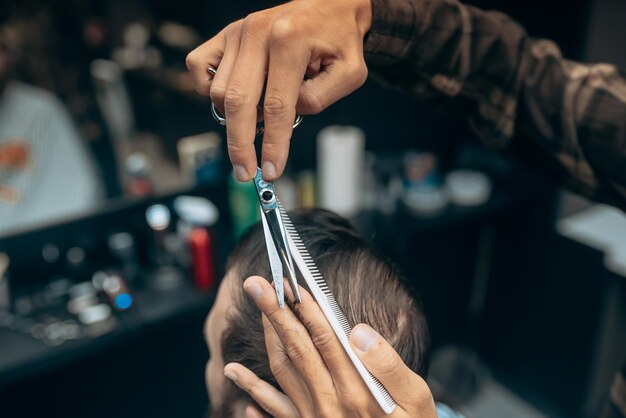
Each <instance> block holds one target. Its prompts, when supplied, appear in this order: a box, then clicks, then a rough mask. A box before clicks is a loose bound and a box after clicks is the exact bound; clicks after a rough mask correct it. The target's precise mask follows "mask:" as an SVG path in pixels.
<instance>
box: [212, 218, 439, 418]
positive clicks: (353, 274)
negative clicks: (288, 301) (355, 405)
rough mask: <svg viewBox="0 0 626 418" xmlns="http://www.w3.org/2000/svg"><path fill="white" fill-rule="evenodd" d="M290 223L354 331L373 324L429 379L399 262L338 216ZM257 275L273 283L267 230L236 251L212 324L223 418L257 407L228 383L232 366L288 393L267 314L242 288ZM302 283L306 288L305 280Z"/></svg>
mask: <svg viewBox="0 0 626 418" xmlns="http://www.w3.org/2000/svg"><path fill="white" fill-rule="evenodd" d="M290 218H291V221H292V223H293V224H294V226H295V228H296V229H297V230H298V233H299V235H300V237H301V238H302V241H303V242H304V244H305V245H306V247H307V248H308V250H309V253H310V254H311V256H312V257H313V259H314V260H315V263H316V264H317V266H318V268H319V270H320V272H321V273H322V275H323V276H324V279H325V280H326V281H327V283H328V285H329V287H330V289H331V291H332V292H333V294H334V296H335V299H336V300H337V303H338V304H339V306H340V307H341V308H342V310H343V311H344V313H345V314H346V317H347V318H348V321H349V322H350V324H351V325H352V326H354V325H356V324H358V323H366V324H368V325H370V326H371V327H372V328H374V329H375V330H377V331H378V332H379V333H380V334H381V335H382V336H383V337H385V339H387V341H389V343H390V344H391V346H392V347H393V348H394V349H395V350H396V351H397V352H398V354H399V355H400V357H401V358H402V359H403V360H404V362H405V363H406V364H407V366H408V367H409V368H411V369H412V370H413V371H414V372H416V373H417V374H419V375H421V376H423V377H425V373H426V369H427V367H428V359H429V347H428V330H427V327H426V321H425V319H424V315H423V313H422V310H421V307H420V304H419V302H417V301H416V300H415V299H414V298H413V297H412V295H411V294H410V292H409V290H408V289H407V287H406V286H405V284H404V281H403V277H402V275H401V273H400V272H399V271H398V269H397V268H396V267H395V266H394V265H393V263H391V262H390V261H389V260H388V259H387V258H386V257H384V256H382V255H381V254H380V253H379V252H378V251H377V250H376V249H374V247H372V246H371V245H370V244H369V243H368V242H367V241H365V240H364V239H363V238H361V237H359V236H358V235H357V233H356V232H355V230H354V229H353V228H352V227H351V226H350V224H349V223H348V222H347V221H346V220H344V219H343V218H341V217H339V216H337V215H335V214H333V213H331V212H328V211H323V210H319V209H318V210H308V211H298V212H294V213H291V214H290ZM255 275H258V276H262V277H265V278H271V273H270V267H269V261H268V258H267V250H266V247H265V240H264V236H263V229H262V227H261V226H260V225H257V226H255V227H253V228H252V229H251V230H250V231H249V232H248V233H247V234H246V235H245V236H244V237H243V238H242V239H241V240H240V242H239V244H238V245H237V247H236V248H235V250H234V251H233V252H232V254H231V256H230V259H229V261H228V264H227V272H226V276H225V278H224V280H223V281H222V284H221V286H220V289H219V291H218V296H217V299H216V301H215V305H214V307H213V309H212V310H211V313H210V314H209V317H208V319H207V321H206V325H205V335H206V338H207V342H208V345H209V350H210V353H211V359H210V360H209V363H208V364H207V370H206V381H207V385H208V390H209V397H210V400H211V404H212V408H213V414H214V416H215V417H232V416H238V415H239V413H242V412H239V411H243V407H244V406H245V405H246V403H247V402H248V401H250V398H249V397H248V395H247V394H246V393H245V392H244V391H242V390H241V389H239V388H237V387H236V386H235V385H234V384H232V383H231V382H230V381H228V379H225V378H224V376H223V368H224V365H226V364H228V363H230V362H237V363H241V364H243V365H244V366H246V367H248V368H249V369H250V370H252V371H253V372H254V373H255V374H256V375H257V376H258V377H259V378H261V379H263V380H265V381H267V382H269V383H271V384H273V385H274V386H276V387H277V388H278V389H280V387H279V386H278V384H277V383H276V379H275V378H274V376H273V375H272V372H271V370H270V365H269V360H268V357H267V351H266V348H265V340H264V336H263V325H262V322H261V314H260V311H259V310H258V308H257V307H256V305H254V303H253V302H252V301H251V300H249V299H248V297H247V296H246V295H245V294H244V292H243V288H242V284H243V281H244V280H245V279H246V278H248V277H250V276H255ZM298 282H299V283H300V285H302V286H303V287H305V288H306V285H305V282H304V280H303V279H302V277H301V276H300V275H299V274H298ZM307 290H308V289H307Z"/></svg>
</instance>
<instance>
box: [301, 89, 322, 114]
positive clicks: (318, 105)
mask: <svg viewBox="0 0 626 418" xmlns="http://www.w3.org/2000/svg"><path fill="white" fill-rule="evenodd" d="M324 109H326V105H325V102H324V101H323V100H322V99H321V98H320V97H319V95H317V94H314V93H310V94H307V95H306V96H303V97H302V113H305V114H308V115H316V114H318V113H322V111H323V110H324Z"/></svg>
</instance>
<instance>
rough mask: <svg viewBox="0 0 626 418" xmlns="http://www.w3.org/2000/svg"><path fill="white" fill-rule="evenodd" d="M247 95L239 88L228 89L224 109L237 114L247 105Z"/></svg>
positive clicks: (225, 93)
mask: <svg viewBox="0 0 626 418" xmlns="http://www.w3.org/2000/svg"><path fill="white" fill-rule="evenodd" d="M246 102H247V94H246V93H245V92H244V90H243V89H240V88H238V87H228V88H227V89H226V91H225V92H224V107H225V108H226V109H228V110H229V111H230V112H237V111H238V110H240V109H241V108H243V107H244V106H245V105H246Z"/></svg>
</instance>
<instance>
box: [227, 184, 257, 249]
mask: <svg viewBox="0 0 626 418" xmlns="http://www.w3.org/2000/svg"><path fill="white" fill-rule="evenodd" d="M228 202H229V205H230V212H231V219H232V223H233V233H234V235H235V238H239V237H240V236H241V235H242V234H243V233H244V232H245V231H246V230H247V229H248V228H249V227H250V226H252V225H254V224H255V223H257V222H258V221H259V220H260V219H261V218H260V212H259V199H258V197H257V194H256V190H255V189H254V184H252V182H246V183H241V182H239V181H237V180H236V179H235V177H234V175H233V174H232V173H231V175H230V176H229V178H228Z"/></svg>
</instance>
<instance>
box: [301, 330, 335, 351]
mask: <svg viewBox="0 0 626 418" xmlns="http://www.w3.org/2000/svg"><path fill="white" fill-rule="evenodd" d="M307 328H308V329H309V330H310V331H309V332H310V333H311V340H312V341H313V345H314V346H315V347H317V349H318V350H319V351H328V349H329V348H331V347H332V345H333V342H334V341H335V335H334V334H333V333H332V332H328V331H327V330H320V329H319V327H311V328H309V326H307Z"/></svg>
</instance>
